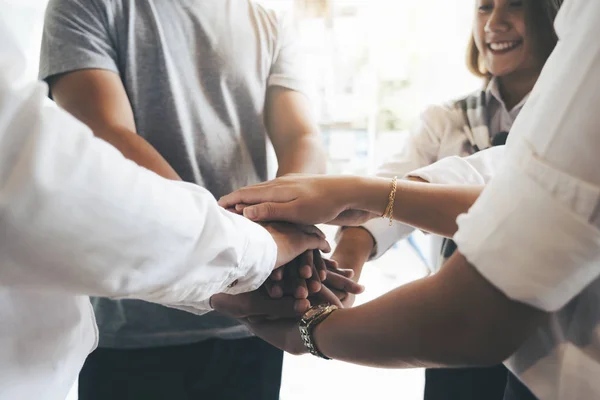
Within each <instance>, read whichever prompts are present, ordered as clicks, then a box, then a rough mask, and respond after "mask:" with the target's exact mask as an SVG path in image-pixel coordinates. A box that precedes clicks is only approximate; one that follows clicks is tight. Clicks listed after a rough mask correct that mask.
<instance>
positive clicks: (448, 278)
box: [314, 255, 544, 368]
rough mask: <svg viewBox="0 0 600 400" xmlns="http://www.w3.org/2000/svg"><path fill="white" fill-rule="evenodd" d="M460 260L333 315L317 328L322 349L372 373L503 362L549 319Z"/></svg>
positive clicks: (329, 354) (317, 339) (334, 356)
mask: <svg viewBox="0 0 600 400" xmlns="http://www.w3.org/2000/svg"><path fill="white" fill-rule="evenodd" d="M458 256H459V257H457V258H455V259H454V260H453V261H454V262H453V265H452V266H448V267H449V268H446V269H442V271H441V272H440V273H439V274H437V275H434V276H431V277H428V278H425V279H422V280H419V281H416V282H413V283H410V284H408V285H405V286H403V287H400V288H398V289H396V290H394V291H392V292H389V293H387V294H385V295H384V296H382V297H380V298H378V299H376V300H373V301H371V302H369V303H367V304H365V305H362V306H359V307H356V308H353V309H344V310H338V311H335V312H334V313H333V314H332V315H331V316H330V317H329V318H327V319H326V320H325V321H324V322H322V323H321V324H319V325H318V326H317V328H316V329H315V331H314V339H315V343H316V344H317V347H318V348H319V350H320V351H321V352H323V353H324V354H325V355H327V356H329V357H331V358H334V359H338V360H342V361H347V362H352V363H356V364H362V365H368V366H374V367H389V368H408V367H440V366H449V367H454V366H466V365H488V364H494V363H498V362H501V361H503V360H504V359H505V358H506V357H508V356H509V355H510V354H511V353H512V352H513V351H514V350H516V348H518V346H519V345H520V344H521V343H522V342H523V340H525V339H526V338H527V337H528V336H529V334H530V333H531V332H532V330H533V329H535V326H536V324H538V323H539V322H540V320H541V318H543V317H544V314H543V313H541V312H539V311H535V310H533V309H531V308H529V307H527V306H525V305H523V304H520V303H516V302H511V301H510V300H509V299H507V298H506V297H505V296H504V295H503V294H502V293H500V292H499V291H498V290H497V289H496V288H495V287H493V286H492V285H491V284H489V283H488V282H487V281H485V279H483V278H482V277H481V276H480V275H479V274H478V273H477V271H476V270H475V269H474V268H473V267H471V266H469V265H467V264H466V261H465V260H464V258H462V257H461V256H460V255H458Z"/></svg>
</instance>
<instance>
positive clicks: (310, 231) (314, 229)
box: [296, 224, 327, 239]
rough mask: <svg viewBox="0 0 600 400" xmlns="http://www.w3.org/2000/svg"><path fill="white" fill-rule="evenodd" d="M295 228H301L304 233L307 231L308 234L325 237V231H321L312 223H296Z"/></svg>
mask: <svg viewBox="0 0 600 400" xmlns="http://www.w3.org/2000/svg"><path fill="white" fill-rule="evenodd" d="M296 228H298V229H299V230H301V231H302V232H304V233H307V234H309V235H316V236H318V237H319V238H321V239H325V238H326V237H327V236H326V235H325V233H323V231H322V230H320V229H319V228H317V227H316V226H314V225H300V224H298V225H296Z"/></svg>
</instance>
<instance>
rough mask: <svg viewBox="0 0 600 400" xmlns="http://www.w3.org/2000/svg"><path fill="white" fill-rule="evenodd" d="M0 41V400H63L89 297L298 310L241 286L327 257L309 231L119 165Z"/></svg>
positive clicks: (88, 331)
mask: <svg viewBox="0 0 600 400" xmlns="http://www.w3.org/2000/svg"><path fill="white" fill-rule="evenodd" d="M0 37H2V45H1V46H0V260H1V261H0V264H1V265H2V267H1V268H0V321H2V323H0V399H11V400H12V399H64V398H65V397H66V395H67V393H68V391H69V389H70V388H71V386H72V385H73V383H74V382H75V380H76V378H77V374H78V373H79V370H80V368H81V366H82V364H83V362H84V360H85V358H86V356H87V355H88V354H89V353H90V352H91V351H92V350H93V349H94V348H95V346H96V343H97V339H98V333H97V327H96V323H95V320H94V314H93V312H92V308H91V304H90V300H89V297H88V296H91V295H93V296H106V297H112V298H128V299H129V298H136V299H143V300H146V301H150V302H154V303H160V304H164V305H168V306H170V307H175V308H179V309H183V310H186V311H190V312H194V313H196V314H203V313H204V312H206V311H208V310H209V308H210V306H209V303H210V300H211V298H212V299H213V300H214V301H215V302H216V300H219V301H218V303H219V304H220V306H221V307H223V308H222V309H221V310H220V311H223V312H227V311H231V313H233V314H235V316H238V317H240V316H250V315H253V314H252V313H248V312H246V310H249V308H248V307H249V305H251V306H252V307H254V309H255V310H258V309H260V310H261V312H260V314H265V315H273V316H280V317H281V316H293V315H295V314H296V311H298V310H299V309H302V308H308V304H307V300H306V299H304V300H298V301H297V302H294V299H293V298H291V299H290V298H284V299H281V300H271V299H270V298H269V297H268V296H267V295H266V293H265V292H264V291H255V289H257V288H259V286H261V285H262V284H263V282H264V281H265V279H266V278H267V277H268V276H269V274H270V273H271V272H272V271H273V269H274V268H275V267H279V266H282V265H283V264H285V263H287V262H289V261H291V260H292V259H294V258H295V257H296V256H298V255H299V254H301V253H303V252H305V251H307V250H310V249H321V250H328V244H327V242H326V241H325V240H324V237H323V235H322V234H321V233H320V232H319V231H318V230H317V229H316V228H314V227H295V226H293V225H289V224H271V225H269V224H267V225H264V227H261V226H260V225H259V224H256V223H254V222H250V221H248V220H247V219H245V218H243V217H240V216H238V215H235V214H234V213H231V212H229V211H226V210H224V209H222V208H221V207H219V206H218V204H217V202H216V200H215V199H214V197H213V196H212V195H211V194H210V193H209V192H208V191H206V190H205V189H203V188H200V187H199V186H197V185H194V184H190V183H182V182H175V181H169V180H167V179H164V178H161V177H159V176H158V175H156V174H155V173H153V172H150V171H149V170H146V169H143V168H141V167H138V166H137V165H136V164H134V163H133V162H132V161H128V160H126V159H125V158H124V157H123V156H122V155H121V153H120V152H119V151H118V150H116V149H115V148H114V147H112V146H111V145H109V144H108V143H106V142H104V141H102V140H101V139H97V138H95V137H94V136H93V134H92V132H91V130H90V129H89V128H87V127H86V126H85V125H83V124H82V123H80V122H79V121H77V120H76V119H75V118H73V117H72V116H70V115H69V114H67V113H66V112H64V111H62V110H60V109H58V108H57V107H56V106H55V105H54V104H53V103H52V102H51V101H50V100H48V99H47V93H48V91H47V86H46V85H45V84H43V83H39V82H27V81H25V80H24V79H23V78H22V77H23V73H24V71H25V70H26V68H25V65H24V64H25V63H24V57H23V55H22V53H21V52H20V50H19V49H18V47H17V45H16V41H15V40H14V38H13V37H12V36H11V34H10V32H9V31H8V29H7V28H6V26H5V25H4V22H2V21H1V20H0ZM233 295H237V296H233ZM213 305H215V304H213ZM294 307H299V308H298V309H295V308H294ZM227 308H229V310H228V309H227Z"/></svg>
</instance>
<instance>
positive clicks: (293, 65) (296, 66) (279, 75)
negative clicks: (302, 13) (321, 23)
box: [267, 14, 314, 97]
mask: <svg viewBox="0 0 600 400" xmlns="http://www.w3.org/2000/svg"><path fill="white" fill-rule="evenodd" d="M273 18H274V19H275V21H276V22H275V25H276V27H277V28H276V35H275V54H274V57H273V64H272V65H271V71H270V74H269V78H268V80H267V86H268V87H271V86H279V87H283V88H285V89H290V90H294V91H297V92H300V93H302V94H304V95H306V96H308V97H313V96H314V87H313V85H312V84H311V83H310V82H311V80H310V78H309V77H308V76H307V71H308V68H307V65H306V55H305V54H304V53H303V51H302V47H301V46H300V43H299V41H298V35H297V33H296V30H295V29H294V24H293V21H292V19H291V17H290V16H287V15H277V16H275V15H274V14H273Z"/></svg>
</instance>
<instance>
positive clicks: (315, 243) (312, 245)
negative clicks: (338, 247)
mask: <svg viewBox="0 0 600 400" xmlns="http://www.w3.org/2000/svg"><path fill="white" fill-rule="evenodd" d="M304 241H305V243H304V246H305V248H306V250H321V251H322V252H323V253H329V252H330V251H331V246H330V245H329V242H328V241H327V240H324V239H319V238H318V237H316V236H314V235H305V236H304Z"/></svg>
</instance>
